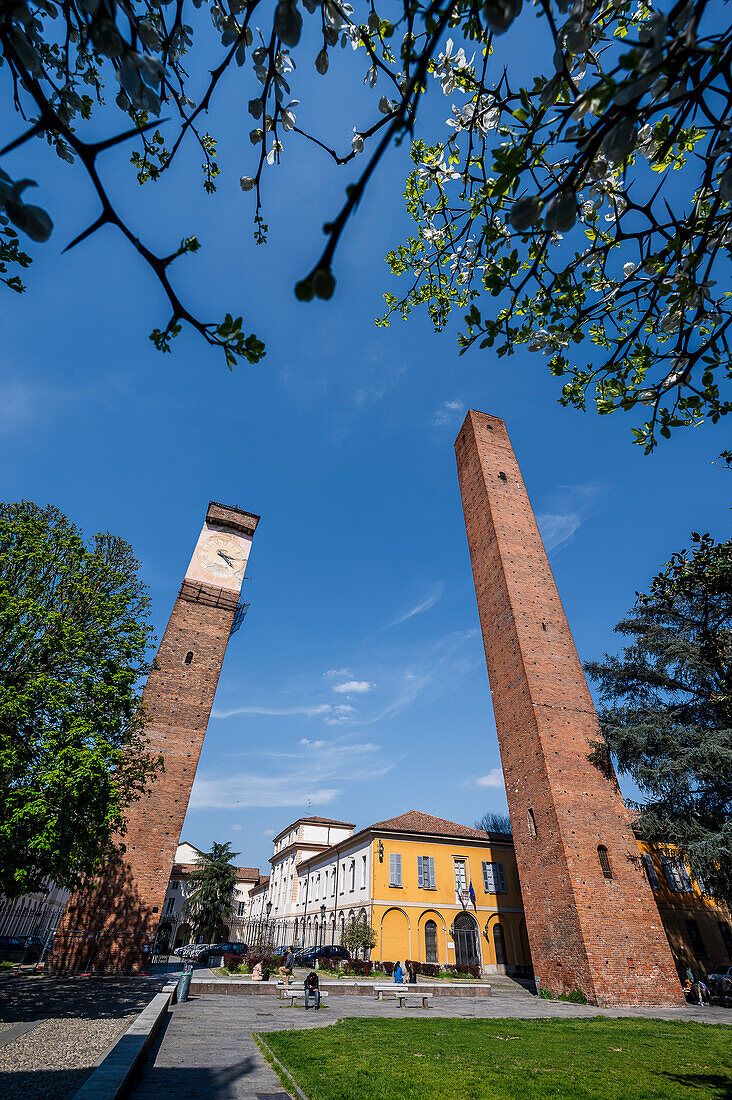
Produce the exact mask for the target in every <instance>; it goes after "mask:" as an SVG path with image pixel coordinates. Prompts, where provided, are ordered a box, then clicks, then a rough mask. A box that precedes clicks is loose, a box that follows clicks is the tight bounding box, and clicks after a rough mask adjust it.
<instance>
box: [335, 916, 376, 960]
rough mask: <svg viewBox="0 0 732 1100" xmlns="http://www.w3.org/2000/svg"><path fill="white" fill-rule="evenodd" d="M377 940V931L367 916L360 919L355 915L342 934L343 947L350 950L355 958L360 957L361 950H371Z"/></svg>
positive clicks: (364, 951)
mask: <svg viewBox="0 0 732 1100" xmlns="http://www.w3.org/2000/svg"><path fill="white" fill-rule="evenodd" d="M377 942H378V940H377V937H376V933H375V932H374V929H373V928H372V926H371V925H370V924H369V922H368V921H367V920H366V918H365V917H362V918H361V919H360V920H359V919H357V918H356V917H353V918H352V919H351V920H349V922H348V924H347V925H346V927H345V930H344V932H343V935H342V936H341V947H345V948H346V950H347V951H350V953H351V955H352V956H353V957H354V958H357V957H358V953H359V951H362V952H363V953H364V954H365V953H366V952H367V951H371V950H372V949H373V948H374V947H376V944H377Z"/></svg>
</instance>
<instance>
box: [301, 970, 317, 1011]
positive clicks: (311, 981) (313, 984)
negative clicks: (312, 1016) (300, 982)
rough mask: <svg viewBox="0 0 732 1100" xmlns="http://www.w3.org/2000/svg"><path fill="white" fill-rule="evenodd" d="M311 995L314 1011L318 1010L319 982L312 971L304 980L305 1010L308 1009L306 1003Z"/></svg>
mask: <svg viewBox="0 0 732 1100" xmlns="http://www.w3.org/2000/svg"><path fill="white" fill-rule="evenodd" d="M311 994H312V995H313V999H314V1001H315V1007H316V1009H318V1008H320V982H319V981H318V975H317V974H316V973H315V971H314V970H311V971H310V973H309V974H308V976H307V978H306V979H305V1008H310V1004H309V1003H308V1002H309V998H310V995H311Z"/></svg>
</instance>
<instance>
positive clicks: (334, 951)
mask: <svg viewBox="0 0 732 1100" xmlns="http://www.w3.org/2000/svg"><path fill="white" fill-rule="evenodd" d="M350 957H351V954H350V952H349V951H347V950H346V948H345V947H338V946H337V945H336V944H326V945H325V946H324V947H319V948H318V949H317V951H316V950H315V948H314V947H308V948H307V949H306V950H305V951H298V952H296V954H295V966H314V965H315V961H316V959H332V960H336V959H350Z"/></svg>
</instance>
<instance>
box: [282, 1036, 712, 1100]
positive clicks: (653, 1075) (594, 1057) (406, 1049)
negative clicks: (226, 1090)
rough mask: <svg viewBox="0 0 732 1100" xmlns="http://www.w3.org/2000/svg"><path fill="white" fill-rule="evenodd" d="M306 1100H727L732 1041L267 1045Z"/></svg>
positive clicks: (413, 1039) (326, 1040)
mask: <svg viewBox="0 0 732 1100" xmlns="http://www.w3.org/2000/svg"><path fill="white" fill-rule="evenodd" d="M263 1038H264V1040H265V1042H266V1043H267V1044H268V1045H269V1047H270V1048H271V1049H272V1051H273V1053H274V1054H275V1057H276V1058H278V1059H279V1060H280V1061H281V1062H282V1064H283V1066H284V1068H285V1069H286V1070H287V1072H288V1073H290V1074H291V1075H292V1077H293V1078H294V1079H295V1080H296V1081H297V1083H298V1085H299V1086H300V1088H301V1089H302V1090H303V1092H304V1093H305V1095H306V1096H307V1097H308V1100H396V1098H399V1100H550V1098H551V1100H559V1098H565V1097H566V1098H567V1100H569V1098H571V1100H680V1098H681V1097H683V1098H684V1100H690V1098H691V1097H693V1098H694V1100H728V1098H729V1097H730V1096H732V1029H730V1027H728V1026H727V1025H725V1024H718V1025H709V1024H698V1023H685V1022H676V1021H674V1022H672V1023H668V1022H665V1021H663V1020H647V1019H637V1018H635V1019H623V1020H610V1019H605V1018H604V1017H591V1018H589V1019H583V1020H446V1019H432V1020H355V1019H351V1020H342V1021H340V1022H339V1023H337V1024H335V1025H333V1026H332V1027H324V1028H322V1029H321V1028H316V1029H315V1030H309V1031H274V1032H268V1033H263Z"/></svg>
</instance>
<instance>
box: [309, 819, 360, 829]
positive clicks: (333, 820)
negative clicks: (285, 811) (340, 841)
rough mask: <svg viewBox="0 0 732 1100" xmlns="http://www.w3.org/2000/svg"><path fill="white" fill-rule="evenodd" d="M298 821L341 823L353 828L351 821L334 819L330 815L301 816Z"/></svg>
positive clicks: (327, 823)
mask: <svg viewBox="0 0 732 1100" xmlns="http://www.w3.org/2000/svg"><path fill="white" fill-rule="evenodd" d="M300 821H315V822H317V823H318V825H343V826H345V828H346V829H355V825H354V823H353V822H352V821H336V820H335V818H332V817H301V818H300Z"/></svg>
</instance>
